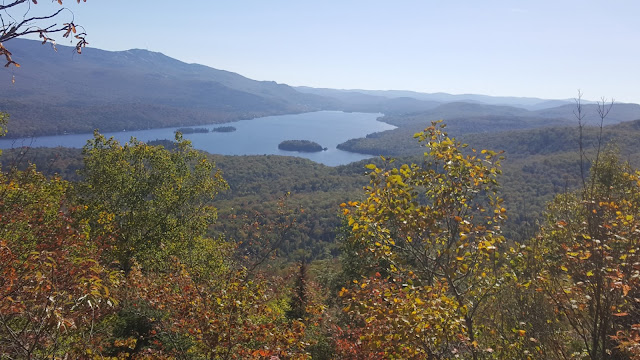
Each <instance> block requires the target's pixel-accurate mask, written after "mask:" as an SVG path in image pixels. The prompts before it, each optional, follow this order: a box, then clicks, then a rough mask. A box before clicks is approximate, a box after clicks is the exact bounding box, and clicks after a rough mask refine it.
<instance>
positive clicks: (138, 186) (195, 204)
mask: <svg viewBox="0 0 640 360" xmlns="http://www.w3.org/2000/svg"><path fill="white" fill-rule="evenodd" d="M83 153H84V156H85V168H84V169H83V170H81V171H80V174H81V175H82V176H83V178H84V179H83V181H82V182H80V183H79V184H78V187H77V189H78V190H77V194H78V201H79V202H80V203H81V204H83V205H85V206H87V207H88V209H89V217H88V220H89V223H90V225H91V227H92V230H93V231H94V235H95V236H102V235H104V234H108V233H112V232H115V233H117V234H118V236H117V238H116V239H115V241H116V243H115V244H113V245H114V247H113V248H112V249H113V250H112V255H113V260H116V261H118V262H119V263H120V264H121V266H122V268H123V269H125V270H127V271H128V269H129V268H130V264H131V260H132V258H134V257H135V258H136V259H137V260H138V262H140V263H141V264H142V265H143V266H144V267H149V266H154V265H157V264H161V263H162V262H163V261H159V260H162V259H166V256H168V255H176V254H179V253H181V252H184V251H186V250H188V249H189V248H190V247H192V244H193V241H194V240H195V239H197V238H198V237H200V236H202V235H204V233H205V231H206V229H207V227H208V226H209V225H210V224H212V223H213V221H214V220H215V219H216V211H215V208H213V207H212V206H211V205H210V202H211V200H213V198H214V197H215V196H216V194H217V193H218V192H219V191H221V190H224V189H226V188H227V184H226V182H225V181H224V180H223V179H222V175H221V173H220V171H217V170H216V169H215V167H214V165H213V164H212V163H210V162H209V161H207V159H206V158H205V156H204V155H203V154H201V153H199V152H197V151H195V150H194V149H193V148H192V147H191V144H190V142H189V141H186V140H183V139H182V137H181V136H180V135H176V148H175V149H174V150H171V151H169V150H166V149H164V148H163V147H162V146H149V145H146V144H144V143H142V142H139V141H137V140H135V139H132V140H131V142H129V143H126V144H124V145H120V143H118V141H116V140H114V139H113V138H111V139H106V138H105V137H104V136H102V135H100V134H98V133H95V137H94V139H93V140H90V141H89V142H88V143H87V145H86V146H85V148H84V149H83Z"/></svg>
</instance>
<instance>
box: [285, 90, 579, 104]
mask: <svg viewBox="0 0 640 360" xmlns="http://www.w3.org/2000/svg"><path fill="white" fill-rule="evenodd" d="M296 89H297V90H299V91H301V92H307V93H311V94H319V95H323V96H329V97H335V98H344V97H345V95H346V94H350V95H351V96H354V95H355V94H359V95H360V96H371V97H377V98H380V97H382V98H387V99H395V98H413V99H416V100H420V101H424V102H428V103H431V104H443V103H451V102H466V103H480V104H485V105H503V106H513V107H518V108H522V109H527V110H541V109H547V108H552V107H557V106H562V105H573V104H574V101H573V100H569V99H568V100H545V99H539V98H533V97H514V96H489V95H478V94H460V95H453V94H447V93H443V92H438V93H421V92H416V91H407V90H355V89H354V90H334V89H314V88H309V87H304V86H300V87H297V88H296ZM585 103H589V101H585Z"/></svg>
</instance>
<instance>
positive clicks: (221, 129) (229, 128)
mask: <svg viewBox="0 0 640 360" xmlns="http://www.w3.org/2000/svg"><path fill="white" fill-rule="evenodd" d="M211 131H215V132H234V131H236V128H235V127H233V126H218V127H216V128H213V129H211Z"/></svg>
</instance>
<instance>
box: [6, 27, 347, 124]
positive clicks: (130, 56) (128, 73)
mask: <svg viewBox="0 0 640 360" xmlns="http://www.w3.org/2000/svg"><path fill="white" fill-rule="evenodd" d="M5 46H6V47H7V48H9V49H11V51H12V52H13V53H14V56H13V58H14V60H15V61H17V62H18V63H20V65H21V67H20V68H15V69H11V73H10V74H11V75H12V76H14V77H15V83H13V84H12V81H11V80H10V79H3V80H0V92H2V94H3V96H2V99H1V100H0V110H2V111H5V112H8V113H10V114H11V116H12V121H11V123H10V125H9V135H10V136H28V135H42V134H52V133H62V132H90V131H92V130H93V129H94V128H100V129H101V130H105V131H107V130H122V129H142V128H150V127H162V126H180V125H196V124H206V123H216V122H225V121H232V120H239V119H250V118H254V117H259V116H266V115H274V114H286V113H300V112H308V111H316V110H321V109H326V108H332V107H335V106H336V105H335V104H336V103H337V101H335V100H333V99H329V98H324V97H321V96H317V95H313V94H305V93H301V92H298V91H296V90H295V89H293V88H292V87H290V86H288V85H284V84H277V83H275V82H273V81H255V80H251V79H248V78H245V77H243V76H241V75H238V74H235V73H232V72H228V71H224V70H218V69H213V68H210V67H206V66H203V65H197V64H187V63H184V62H181V61H179V60H176V59H173V58H170V57H168V56H165V55H163V54H161V53H157V52H151V51H146V50H139V49H134V50H128V51H117V52H110V51H104V50H98V49H92V48H87V49H86V50H83V54H82V55H78V54H75V53H74V51H73V48H71V47H66V46H57V51H54V49H52V47H51V46H50V45H41V44H40V42H38V41H31V40H22V39H14V40H11V41H10V42H7V43H6V44H5ZM2 75H3V76H7V75H8V72H5V74H2Z"/></svg>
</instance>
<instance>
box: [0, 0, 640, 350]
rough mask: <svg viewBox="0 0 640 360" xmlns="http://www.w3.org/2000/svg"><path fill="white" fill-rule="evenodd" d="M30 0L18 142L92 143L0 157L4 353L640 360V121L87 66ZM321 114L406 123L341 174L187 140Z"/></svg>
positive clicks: (127, 65)
mask: <svg viewBox="0 0 640 360" xmlns="http://www.w3.org/2000/svg"><path fill="white" fill-rule="evenodd" d="M66 3H68V2H66ZM78 3H80V1H78ZM58 4H59V5H62V4H63V1H62V0H59V1H57V4H56V5H58ZM22 5H25V6H26V5H28V6H29V7H28V8H25V10H26V12H25V13H24V14H25V15H23V16H26V14H29V13H30V11H31V7H32V6H33V7H36V6H37V5H38V2H37V1H35V0H33V1H23V0H12V1H8V2H3V4H2V5H0V10H2V12H1V15H0V18H2V21H1V22H0V23H1V24H2V25H0V29H2V31H0V55H2V56H3V57H4V58H5V59H6V61H7V63H6V65H5V66H6V67H11V68H12V69H14V70H15V69H18V68H20V67H21V65H20V63H22V65H23V66H24V67H25V68H27V69H32V70H29V71H30V72H26V73H20V74H21V75H22V74H27V76H25V77H23V78H22V79H24V80H23V81H22V82H20V81H18V82H17V85H15V84H16V82H15V78H13V79H12V80H13V81H12V85H11V86H12V87H11V88H8V89H9V90H7V91H3V98H2V99H1V100H0V136H7V135H8V136H10V137H16V136H23V135H30V136H32V135H37V134H53V133H64V132H84V131H91V130H93V131H94V132H93V137H92V138H91V139H90V140H89V141H88V142H87V144H86V145H85V146H84V147H83V148H82V149H69V148H30V147H20V148H15V149H10V150H5V151H1V150H0V163H1V165H2V169H1V171H0V359H2V360H4V359H7V360H9V359H50V360H53V359H113V360H116V359H123V360H124V359H194V360H195V359H256V360H257V359H269V360H278V359H356V360H357V359H362V360H365V359H368V360H374V359H427V360H440V359H473V360H478V359H540V360H542V359H557V360H567V359H589V360H604V359H615V360H632V359H640V171H638V170H636V167H638V166H640V150H638V148H637V139H638V138H640V120H639V119H640V105H636V104H619V105H616V106H614V104H613V101H612V102H611V103H610V104H607V103H605V101H604V99H603V100H602V101H601V102H598V103H591V104H587V103H583V102H582V99H581V93H579V94H578V98H577V99H576V101H575V104H567V103H566V101H543V102H539V101H538V100H540V99H524V98H523V99H517V98H508V97H502V98H493V99H487V98H488V97H483V96H478V95H464V96H463V95H460V96H454V95H448V94H419V93H412V92H406V91H386V92H385V91H367V90H363V91H347V90H332V89H313V88H304V87H301V88H292V87H290V86H287V85H283V84H277V83H275V82H269V81H254V80H250V79H247V78H244V77H242V76H240V75H238V74H234V73H231V72H226V71H222V70H216V69H212V68H208V67H205V66H200V65H196V64H186V63H183V62H180V61H177V60H175V59H171V58H169V57H167V56H164V55H162V54H159V53H153V52H149V51H145V50H129V51H124V52H107V51H95V52H92V51H91V50H87V49H85V47H86V45H87V42H86V40H85V37H84V36H85V35H86V34H85V33H84V32H83V30H81V29H82V28H81V27H80V26H77V25H76V24H75V23H74V19H73V16H71V19H70V20H67V21H68V22H64V23H63V22H61V24H62V25H61V26H59V27H58V26H57V25H50V26H49V27H43V28H38V27H35V26H34V22H35V23H39V22H40V21H45V22H46V21H53V19H59V18H58V17H57V16H58V15H60V14H63V15H68V14H67V13H66V12H63V11H62V10H60V11H57V12H54V13H52V14H50V15H49V16H44V17H32V18H25V20H24V21H19V20H16V17H12V16H10V15H5V14H9V13H10V11H11V10H14V9H15V8H14V7H18V8H19V6H22ZM11 8H14V9H11ZM71 15H73V14H72V13H71ZM29 16H30V15H29ZM34 29H37V30H34ZM34 33H35V34H37V35H39V36H40V39H41V40H42V41H43V43H44V44H46V43H49V44H51V45H52V46H54V47H55V44H56V43H55V40H53V39H52V38H51V37H50V36H53V34H55V33H61V34H64V35H63V37H64V38H67V37H70V36H71V37H72V38H73V40H72V41H73V43H74V44H75V45H74V47H72V49H73V51H74V52H75V53H77V54H78V55H79V54H81V53H83V51H84V52H85V55H83V56H82V57H79V58H73V60H71V61H70V62H71V63H74V66H68V65H66V64H63V63H62V62H61V61H60V58H58V57H55V55H53V52H52V51H43V49H42V48H41V47H38V46H39V45H38V44H37V43H36V42H34V41H24V40H20V41H15V40H14V39H16V38H20V37H24V36H26V35H29V34H34ZM72 34H73V35H72ZM9 40H11V42H10V43H9V42H8V41H9ZM3 42H7V43H8V44H11V49H12V50H13V51H14V52H15V55H14V53H13V52H11V51H9V50H8V48H5V46H4V45H3ZM63 48H64V47H62V46H60V49H63ZM23 54H28V55H27V56H25V57H22V55H23ZM18 61H19V62H20V63H19V62H18ZM60 79H65V81H67V80H68V82H61V81H60ZM127 82H129V84H130V86H123V85H122V84H124V83H127ZM61 83H64V84H65V86H59V84H61ZM5 85H6V84H2V83H0V86H5ZM14 85H15V86H14ZM150 89H151V91H149V90H150ZM42 91H44V92H45V93H47V94H55V96H51V97H49V96H42V95H40V94H41V93H42ZM461 97H462V98H461ZM131 99H135V100H134V101H132V100H131ZM461 100H467V101H461ZM483 101H490V102H491V103H488V102H487V103H483ZM519 101H522V102H524V103H526V104H524V105H523V104H519V103H518V102H519ZM505 104H508V105H505ZM315 110H342V111H367V112H383V113H384V114H385V115H384V116H383V117H382V118H381V119H380V120H381V121H385V122H388V123H390V124H393V125H395V126H396V127H397V128H395V129H394V130H390V131H385V132H381V133H374V134H370V135H369V136H367V137H366V138H362V139H352V140H349V141H347V142H345V143H343V144H341V145H339V148H341V149H343V150H347V151H353V152H360V153H364V154H370V155H374V156H376V157H375V158H373V159H371V160H370V161H361V162H356V163H352V164H348V165H343V166H337V167H328V166H325V165H321V164H318V163H314V162H312V161H309V160H306V159H301V158H296V157H287V156H274V155H269V156H267V155H264V156H221V155H214V154H207V153H204V152H201V151H198V150H196V149H194V148H193V146H192V144H191V142H190V141H189V140H187V139H185V138H183V136H182V135H183V134H182V133H183V132H184V133H188V132H194V133H195V132H205V131H204V130H207V131H209V130H208V128H207V129H205V128H192V127H191V126H195V125H205V124H206V125H210V124H212V123H221V122H227V121H232V120H238V119H249V118H253V117H259V116H263V115H269V114H285V113H298V112H307V111H315ZM9 114H11V116H12V118H11V121H10V119H9ZM442 118H444V119H445V120H446V121H443V120H439V119H442ZM256 121H259V120H256ZM100 126H102V127H103V128H102V129H101V130H120V129H134V128H135V129H140V128H148V127H160V126H182V127H183V128H182V129H181V130H182V131H178V132H176V134H175V138H174V139H173V140H156V141H152V142H148V143H145V142H141V141H138V140H136V139H134V138H132V139H131V140H130V141H129V142H127V143H120V142H118V141H117V140H114V139H113V138H106V137H105V136H103V135H102V134H101V133H100V131H99V130H95V129H96V128H98V127H100ZM233 130H235V128H233V127H231V126H225V127H218V128H215V129H213V131H223V132H224V131H233ZM292 144H293V145H295V146H297V147H298V148H297V149H296V150H300V149H301V148H302V147H307V146H309V145H313V146H315V149H316V150H317V148H320V150H321V147H320V145H318V144H315V143H311V142H305V141H293V143H292ZM320 150H317V151H320Z"/></svg>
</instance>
